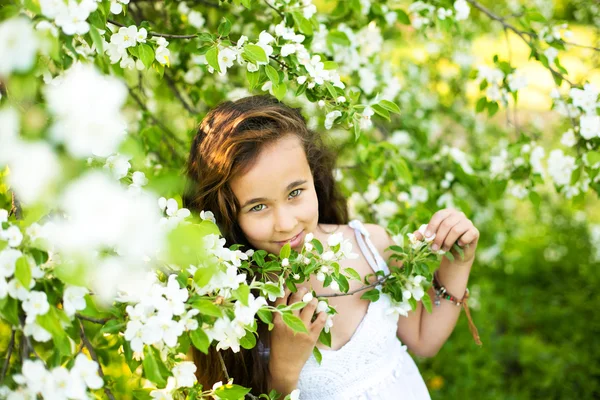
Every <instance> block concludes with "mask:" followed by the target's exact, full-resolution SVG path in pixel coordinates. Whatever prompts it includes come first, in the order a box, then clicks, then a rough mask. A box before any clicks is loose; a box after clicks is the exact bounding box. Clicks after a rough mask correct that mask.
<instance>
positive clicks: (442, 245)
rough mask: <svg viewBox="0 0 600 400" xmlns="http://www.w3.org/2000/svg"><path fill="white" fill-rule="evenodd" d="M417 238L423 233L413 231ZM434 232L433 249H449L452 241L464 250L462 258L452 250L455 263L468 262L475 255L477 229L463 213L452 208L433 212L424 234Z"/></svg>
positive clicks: (477, 239)
mask: <svg viewBox="0 0 600 400" xmlns="http://www.w3.org/2000/svg"><path fill="white" fill-rule="evenodd" d="M414 234H415V235H416V236H417V238H418V239H421V240H423V239H424V238H423V235H421V233H420V232H419V231H416V232H415V233H414ZM432 234H435V239H434V240H433V242H432V243H431V244H430V246H431V249H432V250H433V251H438V250H440V249H442V250H444V251H449V250H450V249H452V246H453V245H454V243H457V244H458V245H459V246H460V247H462V248H463V250H464V258H462V259H461V257H460V256H459V254H458V253H457V252H456V251H454V252H453V253H452V254H453V255H454V256H455V259H456V262H457V263H470V262H472V261H473V258H474V257H475V249H476V248H477V242H478V241H479V230H478V229H477V228H475V226H474V225H473V223H472V222H471V220H469V219H468V218H467V216H466V215H465V213H463V212H461V211H458V210H455V209H453V208H445V209H443V210H440V211H438V212H436V213H435V214H433V217H431V221H429V224H427V228H426V229H425V236H426V237H431V235H432Z"/></svg>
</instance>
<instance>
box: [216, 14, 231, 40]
mask: <svg viewBox="0 0 600 400" xmlns="http://www.w3.org/2000/svg"><path fill="white" fill-rule="evenodd" d="M230 31H231V22H229V20H228V19H227V18H225V17H223V20H222V21H221V23H220V24H219V27H218V28H217V32H218V33H219V36H227V35H229V32H230Z"/></svg>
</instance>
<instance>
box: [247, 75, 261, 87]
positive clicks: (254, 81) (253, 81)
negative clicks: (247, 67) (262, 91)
mask: <svg viewBox="0 0 600 400" xmlns="http://www.w3.org/2000/svg"><path fill="white" fill-rule="evenodd" d="M246 78H247V79H248V85H249V86H250V90H252V89H254V88H256V86H257V85H258V80H259V79H260V72H258V71H255V72H250V71H246Z"/></svg>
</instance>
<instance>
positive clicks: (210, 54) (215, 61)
mask: <svg viewBox="0 0 600 400" xmlns="http://www.w3.org/2000/svg"><path fill="white" fill-rule="evenodd" d="M206 62H207V63H208V65H210V66H211V67H213V69H214V70H215V71H217V72H221V68H220V67H219V49H218V48H217V47H216V46H213V47H212V48H211V49H210V50H208V51H207V52H206Z"/></svg>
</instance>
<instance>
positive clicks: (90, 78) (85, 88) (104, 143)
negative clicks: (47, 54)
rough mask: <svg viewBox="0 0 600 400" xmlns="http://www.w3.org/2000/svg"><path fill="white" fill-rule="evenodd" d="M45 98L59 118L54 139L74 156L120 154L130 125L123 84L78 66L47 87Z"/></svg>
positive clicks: (125, 89)
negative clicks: (127, 118) (126, 116)
mask: <svg viewBox="0 0 600 400" xmlns="http://www.w3.org/2000/svg"><path fill="white" fill-rule="evenodd" d="M45 95H46V100H47V101H48V108H49V109H50V111H51V112H52V113H53V114H54V117H55V122H54V124H53V125H52V128H51V134H52V138H53V139H54V140H55V141H57V142H60V143H64V144H65V146H66V148H67V150H68V151H69V152H70V153H71V154H72V155H73V156H75V157H80V158H83V157H88V156H91V155H96V156H101V157H107V156H109V155H111V154H114V153H116V151H117V148H118V146H119V144H120V143H121V141H122V140H123V139H124V137H125V128H126V126H127V124H126V121H125V119H124V117H123V115H122V113H121V107H122V106H123V104H124V103H125V100H126V98H127V88H126V87H125V85H124V84H123V82H121V81H120V80H118V79H117V78H114V77H110V76H105V75H102V74H101V73H99V72H98V71H97V70H96V68H94V66H92V65H88V64H79V63H77V64H75V65H74V66H73V67H71V68H70V69H69V70H68V71H66V72H65V74H64V76H62V77H61V78H59V79H57V80H55V82H53V83H51V84H50V85H47V86H46V88H45Z"/></svg>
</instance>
